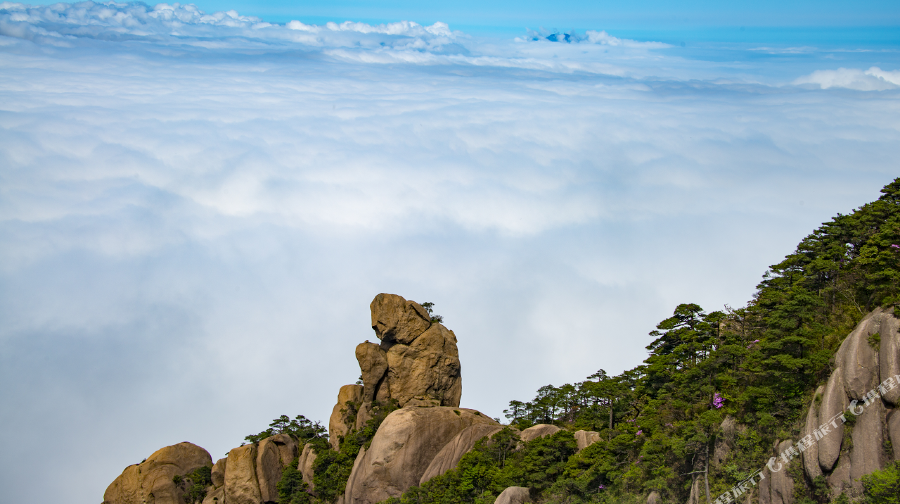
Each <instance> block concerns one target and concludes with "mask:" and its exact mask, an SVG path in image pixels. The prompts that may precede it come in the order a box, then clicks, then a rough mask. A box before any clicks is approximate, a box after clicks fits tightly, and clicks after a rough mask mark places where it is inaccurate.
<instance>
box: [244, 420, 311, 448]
mask: <svg viewBox="0 0 900 504" xmlns="http://www.w3.org/2000/svg"><path fill="white" fill-rule="evenodd" d="M275 434H290V435H291V436H293V438H294V439H296V440H298V441H300V443H301V444H304V443H309V442H316V441H317V440H322V439H325V438H326V437H327V435H328V429H326V428H325V427H324V426H323V425H322V424H321V423H320V422H312V421H311V420H309V419H307V418H306V417H305V416H303V415H297V416H296V417H294V419H293V420H291V418H290V417H288V416H287V415H281V416H280V417H278V418H276V419H275V420H272V423H270V424H269V428H268V429H266V430H264V431H262V432H260V433H259V434H251V435H249V436H247V437H245V438H244V440H245V441H247V442H250V443H259V442H260V441H262V440H263V439H265V438H267V437H270V436H274V435H275ZM325 442H326V443H327V442H328V441H327V439H326V440H325Z"/></svg>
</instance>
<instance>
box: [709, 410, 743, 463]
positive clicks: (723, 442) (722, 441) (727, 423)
mask: <svg viewBox="0 0 900 504" xmlns="http://www.w3.org/2000/svg"><path fill="white" fill-rule="evenodd" d="M736 436H737V422H736V421H735V420H734V417H732V416H731V415H728V416H726V417H725V420H722V424H721V425H720V426H719V434H718V436H716V444H715V449H714V450H713V457H712V464H713V465H714V466H716V467H718V466H721V465H722V463H724V462H725V460H726V459H727V458H728V454H730V453H731V450H733V449H734V445H735V439H736Z"/></svg>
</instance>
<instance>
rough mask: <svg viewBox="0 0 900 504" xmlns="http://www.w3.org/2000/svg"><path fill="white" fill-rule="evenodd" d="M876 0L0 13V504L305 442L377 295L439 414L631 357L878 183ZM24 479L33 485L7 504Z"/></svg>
mask: <svg viewBox="0 0 900 504" xmlns="http://www.w3.org/2000/svg"><path fill="white" fill-rule="evenodd" d="M898 27H900V18H898V9H897V8H896V6H895V3H891V2H886V1H885V2H861V3H855V4H853V6H852V7H848V6H847V5H846V2H806V1H800V2H790V3H788V2H753V3H750V2H735V3H731V4H730V5H729V6H724V7H723V6H721V5H719V3H713V2H706V1H701V2H685V3H679V4H675V3H672V2H603V1H594V2H576V1H570V2H554V3H550V2H539V1H538V2H515V3H513V2H502V1H500V2H498V1H495V2H484V1H481V2H456V3H447V2H441V3H437V2H431V3H429V2H407V1H395V2H375V1H343V2H327V3H325V2H322V3H313V2H310V3H297V2H279V1H270V2H248V1H235V2H199V3H197V4H196V5H194V4H158V5H148V4H139V3H121V4H113V3H109V4H102V3H92V2H84V3H77V4H65V3H62V4H52V5H51V4H48V5H40V6H38V5H24V4H17V3H9V2H5V3H0V321H2V323H0V404H2V405H3V407H2V408H0V426H2V429H0V443H2V445H3V446H4V449H5V453H4V457H3V461H2V462H0V487H2V488H4V496H3V498H2V499H0V501H3V502H25V501H29V502H30V501H35V500H38V501H40V502H67V503H73V504H82V503H85V504H86V503H96V502H98V501H99V500H102V495H103V492H104V490H105V489H106V487H107V485H109V483H111V482H112V481H113V479H114V478H115V477H116V476H117V475H118V474H120V473H121V471H122V470H123V469H124V468H125V467H126V466H127V465H129V464H132V463H137V462H139V461H141V460H142V459H144V458H146V457H147V456H148V455H150V454H151V453H152V452H153V451H155V450H156V449H158V448H161V447H163V446H167V445H171V444H174V443H178V442H181V441H191V442H194V443H196V444H198V445H200V446H202V447H204V448H206V449H207V450H208V451H210V453H211V454H212V456H213V459H214V460H216V459H218V458H220V457H222V456H224V455H225V453H226V452H227V451H228V450H229V449H230V448H233V447H235V446H238V445H239V444H240V443H241V441H242V440H243V438H244V436H246V435H248V434H254V433H257V432H259V431H261V430H263V429H264V428H265V427H266V426H267V425H268V423H269V422H270V421H271V420H272V419H273V418H275V417H277V416H279V415H281V414H287V415H290V416H294V415H297V414H303V415H306V416H307V417H309V418H312V419H314V420H320V421H322V422H323V423H325V424H327V421H328V416H329V414H330V412H331V408H332V406H333V405H334V402H335V400H336V396H337V391H338V389H339V387H340V386H341V385H344V384H347V383H353V382H355V381H356V379H357V377H358V376H359V368H358V365H357V363H356V360H355V357H354V348H355V346H356V345H357V344H358V343H360V342H363V341H365V340H367V339H368V340H374V333H373V332H372V330H371V328H370V319H369V308H368V306H369V303H370V302H371V300H372V298H373V297H374V296H375V295H376V294H378V293H380V292H388V293H395V294H400V295H402V296H404V297H406V298H407V299H413V300H416V301H419V302H425V301H430V302H433V303H434V304H435V311H436V312H437V313H439V314H441V315H442V316H443V317H444V320H445V325H446V326H447V327H448V328H450V329H452V330H453V331H454V332H455V333H456V335H457V338H458V341H459V352H460V359H461V361H462V369H463V397H462V406H464V407H471V408H476V409H479V410H481V411H483V412H485V413H486V414H488V415H490V416H492V417H502V415H503V413H502V411H503V409H504V408H506V407H507V405H508V403H509V401H510V400H513V399H517V400H530V399H531V398H532V397H533V396H534V393H535V391H536V390H537V388H539V387H540V386H543V385H547V384H554V385H562V384H564V383H574V382H577V381H580V380H583V379H585V377H587V376H588V375H590V374H592V373H594V372H596V371H597V370H599V369H605V370H606V371H607V372H609V373H611V374H617V373H620V372H622V371H623V370H626V369H630V368H633V367H635V366H637V365H638V364H640V362H641V361H642V359H643V358H644V357H645V355H646V350H645V348H644V347H645V346H646V345H647V344H649V343H650V341H652V338H651V337H649V336H648V333H649V332H650V331H651V330H653V329H654V327H655V325H656V324H657V323H658V322H659V321H661V320H663V319H664V318H666V317H667V316H669V315H670V314H671V313H672V311H673V310H674V309H675V307H676V306H677V305H678V304H679V303H686V302H693V303H698V304H699V305H700V306H702V307H703V308H705V309H706V310H707V311H712V310H721V309H725V307H726V306H730V307H735V308H736V307H740V306H743V305H745V304H746V303H747V302H748V301H749V300H750V299H751V297H752V295H753V292H754V289H755V285H756V284H757V283H758V281H759V280H760V278H761V276H762V274H763V273H764V272H765V271H766V268H767V267H768V266H769V265H771V264H775V263H777V262H779V260H780V259H781V258H782V257H784V255H786V254H788V253H790V252H792V251H793V249H794V247H795V246H796V244H797V243H798V242H799V241H800V240H801V239H802V238H803V237H804V236H806V235H807V234H809V233H810V232H812V231H813V230H814V229H815V228H816V227H817V226H818V225H820V224H821V223H822V222H825V221H827V220H829V219H830V218H831V217H832V216H834V215H836V214H837V213H839V212H840V213H848V212H850V211H852V210H853V209H854V208H856V207H858V206H860V205H862V204H864V203H866V202H869V201H872V200H874V199H876V198H877V197H878V196H879V189H880V188H881V187H883V186H884V185H886V184H887V183H889V182H890V181H892V180H893V179H894V178H895V177H897V176H898V175H900V170H898V168H897V166H898V165H897V159H898V154H900V106H898V105H900V102H898V98H900V57H898V50H900V37H898V36H897V35H898V33H900V32H898ZM35 488H40V489H41V490H40V495H39V497H36V496H35V495H36V494H35Z"/></svg>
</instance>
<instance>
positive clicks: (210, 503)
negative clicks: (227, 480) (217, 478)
mask: <svg viewBox="0 0 900 504" xmlns="http://www.w3.org/2000/svg"><path fill="white" fill-rule="evenodd" d="M203 504H225V487H224V486H220V487H213V489H212V490H210V491H208V492H206V497H204V498H203Z"/></svg>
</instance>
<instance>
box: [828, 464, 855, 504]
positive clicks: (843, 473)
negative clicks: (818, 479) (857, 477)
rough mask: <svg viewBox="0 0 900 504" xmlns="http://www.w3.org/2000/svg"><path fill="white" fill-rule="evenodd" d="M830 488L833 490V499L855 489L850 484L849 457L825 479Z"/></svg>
mask: <svg viewBox="0 0 900 504" xmlns="http://www.w3.org/2000/svg"><path fill="white" fill-rule="evenodd" d="M825 481H827V482H828V487H829V488H830V489H831V498H832V499H834V498H835V497H837V496H838V495H840V494H842V493H844V492H847V491H849V490H851V489H852V488H853V486H852V485H851V483H850V461H849V460H848V458H847V457H844V458H843V459H841V461H840V463H839V464H838V465H837V467H835V468H834V471H832V472H831V474H829V475H828V476H826V477H825Z"/></svg>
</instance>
